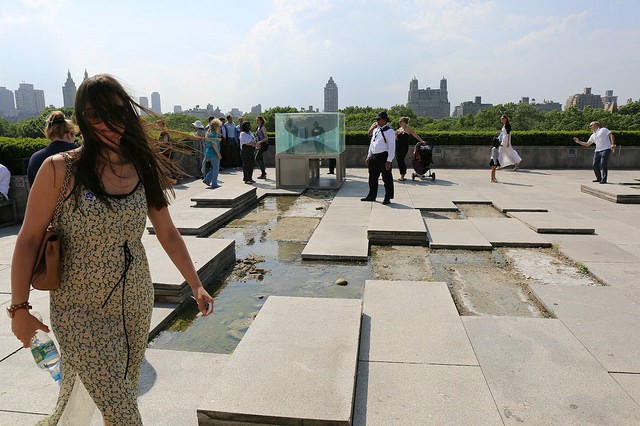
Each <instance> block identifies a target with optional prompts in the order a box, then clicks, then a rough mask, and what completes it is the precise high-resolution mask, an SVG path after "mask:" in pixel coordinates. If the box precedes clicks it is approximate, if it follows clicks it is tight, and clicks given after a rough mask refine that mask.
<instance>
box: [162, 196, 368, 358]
mask: <svg viewBox="0 0 640 426" xmlns="http://www.w3.org/2000/svg"><path fill="white" fill-rule="evenodd" d="M327 193H329V194H327ZM334 195H335V191H316V192H312V193H311V194H309V195H307V192H305V194H304V195H303V196H300V197H292V196H278V197H269V198H266V199H264V200H263V201H261V202H260V203H259V204H258V205H257V206H256V208H254V209H253V210H251V211H249V212H248V213H246V214H244V215H243V216H242V217H240V218H238V219H236V220H234V221H232V222H230V223H229V224H227V226H226V227H225V228H222V229H219V230H218V231H217V232H215V233H214V234H213V235H212V236H211V238H227V239H234V240H235V241H236V259H237V261H236V264H235V266H234V268H233V271H226V273H225V274H224V275H223V276H222V277H221V278H220V279H219V281H217V282H214V283H213V284H212V285H210V286H209V285H208V286H207V287H208V288H218V290H217V291H216V292H215V293H214V297H215V310H214V314H213V315H212V316H210V317H208V318H201V317H200V316H199V315H198V313H197V312H196V309H195V306H193V304H191V305H190V307H189V308H188V309H185V310H184V311H183V312H181V313H180V314H179V316H178V318H177V319H176V320H174V321H173V323H172V324H170V325H169V326H168V327H167V328H165V330H163V331H162V332H160V333H159V334H158V335H157V336H156V337H155V338H154V339H153V340H152V341H151V342H150V344H149V346H150V347H153V348H158V349H174V350H185V351H198V352H213V353H231V352H233V350H234V349H235V347H236V346H237V345H238V343H239V341H240V339H241V338H242V336H243V335H244V333H245V332H246V331H247V329H248V327H249V325H250V324H251V322H252V320H253V318H254V317H255V315H257V313H258V311H259V310H260V308H261V307H262V305H263V304H264V302H265V300H266V298H267V296H270V295H276V296H296V297H336V298H361V297H362V291H363V288H364V282H365V280H367V279H371V278H372V277H373V274H372V269H371V265H370V264H369V263H368V262H337V261H336V262H331V261H322V262H319V261H303V260H301V257H300V254H301V253H302V250H303V249H304V247H305V245H306V242H307V240H308V238H309V236H310V235H311V233H312V232H313V229H315V227H316V226H317V224H318V223H319V220H320V218H321V217H322V214H324V212H325V211H326V208H327V207H328V205H329V202H330V200H331V199H332V198H333V196H334ZM319 213H321V214H319ZM276 238H278V239H276ZM339 278H344V279H346V280H347V281H348V285H346V286H339V285H336V284H335V281H336V280H338V279H339Z"/></svg>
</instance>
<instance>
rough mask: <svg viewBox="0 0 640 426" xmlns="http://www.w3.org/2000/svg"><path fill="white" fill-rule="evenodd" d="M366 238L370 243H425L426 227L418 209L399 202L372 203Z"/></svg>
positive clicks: (422, 244) (418, 244) (424, 244)
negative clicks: (386, 204) (387, 203)
mask: <svg viewBox="0 0 640 426" xmlns="http://www.w3.org/2000/svg"><path fill="white" fill-rule="evenodd" d="M367 238H368V239H369V242H370V243H371V244H380V245H395V244H398V245H412V246H414V245H415V246H426V245H427V228H426V226H425V224H424V220H423V219H422V214H421V213H420V210H416V209H414V208H408V207H406V206H403V205H400V204H395V203H393V204H390V205H388V206H384V205H382V204H380V205H378V204H374V205H373V207H372V209H371V215H370V216H369V227H368V229H367Z"/></svg>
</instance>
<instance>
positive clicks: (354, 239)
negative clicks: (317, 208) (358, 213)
mask: <svg viewBox="0 0 640 426" xmlns="http://www.w3.org/2000/svg"><path fill="white" fill-rule="evenodd" d="M302 258H303V259H326V260H367V259H368V258H369V240H368V238H367V224H366V223H365V224H364V225H362V226H353V225H334V224H332V223H329V224H324V223H323V222H322V221H321V222H320V225H318V227H317V228H316V230H315V231H314V233H313V235H312V236H311V238H310V239H309V242H308V243H307V245H306V246H305V247H304V249H303V250H302Z"/></svg>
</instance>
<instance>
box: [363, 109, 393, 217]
mask: <svg viewBox="0 0 640 426" xmlns="http://www.w3.org/2000/svg"><path fill="white" fill-rule="evenodd" d="M375 119H376V124H377V127H375V128H373V129H370V130H371V142H370V144H369V151H368V152H367V158H366V159H365V160H364V164H366V165H367V167H368V168H369V193H368V194H367V196H366V197H364V198H362V199H361V200H360V201H375V200H376V197H377V195H378V179H379V178H380V174H382V181H383V182H384V201H382V204H389V203H390V202H391V199H393V176H392V175H391V164H392V161H393V157H394V156H395V153H396V132H395V131H394V130H393V129H392V128H391V127H390V126H389V116H388V115H387V112H386V111H380V112H379V113H378V115H377V116H376V118H375ZM372 127H373V126H372Z"/></svg>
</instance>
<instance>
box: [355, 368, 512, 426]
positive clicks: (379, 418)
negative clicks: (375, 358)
mask: <svg viewBox="0 0 640 426" xmlns="http://www.w3.org/2000/svg"><path fill="white" fill-rule="evenodd" d="M353 417H354V418H353V424H354V425H356V426H361V425H367V426H375V425H381V426H386V425H416V426H422V425H445V424H448V425H496V424H502V421H501V419H500V414H499V413H498V410H497V407H496V405H495V403H494V402H493V399H492V397H491V392H489V388H488V387H487V383H486V382H485V380H484V377H483V375H482V371H481V370H480V368H479V367H472V366H455V365H426V364H405V363H401V364H396V363H386V362H361V363H360V364H359V366H358V386H357V389H356V403H355V407H354V414H353Z"/></svg>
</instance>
